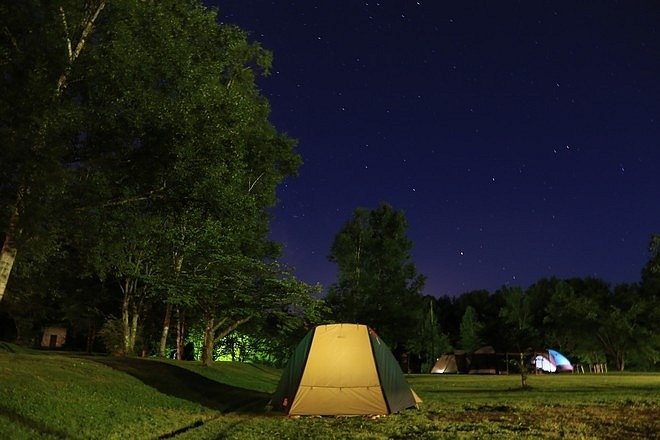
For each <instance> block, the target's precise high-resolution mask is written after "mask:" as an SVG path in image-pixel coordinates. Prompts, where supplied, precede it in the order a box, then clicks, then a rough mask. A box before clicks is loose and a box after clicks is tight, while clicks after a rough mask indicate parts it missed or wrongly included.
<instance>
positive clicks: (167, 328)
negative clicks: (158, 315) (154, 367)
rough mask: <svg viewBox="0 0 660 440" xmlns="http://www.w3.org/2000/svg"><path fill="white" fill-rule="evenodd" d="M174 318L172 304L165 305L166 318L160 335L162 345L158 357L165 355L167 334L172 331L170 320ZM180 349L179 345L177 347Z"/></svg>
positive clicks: (159, 347)
mask: <svg viewBox="0 0 660 440" xmlns="http://www.w3.org/2000/svg"><path fill="white" fill-rule="evenodd" d="M171 318H172V304H169V303H168V304H167V305H166V306H165V318H164V319H163V332H162V333H161V335H160V345H159V346H158V357H162V358H164V357H165V350H166V349H167V335H168V334H169V332H170V321H171ZM177 349H178V347H177Z"/></svg>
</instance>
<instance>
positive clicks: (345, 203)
mask: <svg viewBox="0 0 660 440" xmlns="http://www.w3.org/2000/svg"><path fill="white" fill-rule="evenodd" d="M205 4H207V5H210V6H211V5H213V6H217V7H218V8H219V10H220V21H223V22H228V23H234V24H237V25H239V26H240V27H241V28H243V29H245V30H247V31H249V32H250V36H251V39H252V40H256V41H259V42H260V43H261V44H262V45H263V46H264V47H265V48H267V49H269V50H271V51H272V52H273V54H274V68H273V72H272V74H271V75H270V76H269V77H267V78H262V79H260V80H259V82H258V84H259V87H260V89H261V90H262V92H263V94H264V95H265V96H266V97H267V98H268V100H269V101H270V103H271V107H272V116H271V121H272V122H273V124H274V125H275V126H276V128H277V129H278V130H279V131H282V132H285V133H287V134H288V135H290V136H291V137H293V138H296V139H298V140H299V147H298V151H299V153H300V154H301V155H302V158H303V161H304V165H303V166H302V167H301V169H300V173H299V176H297V177H295V178H290V179H288V180H287V181H286V182H285V184H284V185H282V186H281V187H280V188H279V193H278V194H279V199H280V203H279V205H278V207H277V208H276V209H274V211H273V214H274V219H273V223H272V237H273V239H275V240H277V241H280V242H282V243H283V244H284V246H285V250H284V256H283V261H284V262H286V263H288V264H290V265H292V266H293V267H295V269H296V270H295V274H296V275H297V276H298V277H299V278H300V279H302V280H304V281H307V282H309V283H316V282H320V283H321V284H322V285H323V286H324V288H327V286H328V285H329V284H331V283H332V282H334V281H335V279H336V266H335V265H334V264H332V263H329V262H328V261H327V258H326V256H327V255H328V253H329V250H330V246H331V243H332V240H333V238H334V236H335V235H336V234H337V232H338V231H339V230H340V228H341V227H342V226H343V225H344V224H345V223H346V222H347V221H348V220H349V219H350V217H351V215H352V212H353V210H354V209H355V208H356V207H358V206H363V207H368V208H374V207H376V206H377V205H378V203H379V202H388V203H390V204H392V205H393V206H394V208H396V209H399V210H403V211H404V212H405V214H406V218H407V220H408V224H409V229H408V236H409V237H410V239H411V240H412V241H413V244H414V248H413V253H412V257H413V261H414V263H415V264H416V266H417V269H418V271H419V272H420V273H422V274H424V275H426V276H427V278H428V280H427V285H426V288H425V293H426V294H431V295H435V296H442V295H458V294H461V293H464V292H467V291H470V290H475V289H488V290H489V291H491V292H492V291H494V290H495V289H497V288H499V287H501V286H503V285H509V286H522V287H527V286H529V285H530V284H532V283H533V282H535V281H537V280H538V279H540V278H542V277H549V276H553V275H554V276H557V277H560V278H568V277H574V276H576V277H586V276H596V277H600V278H603V279H604V280H606V281H607V282H610V283H612V284H616V283H620V282H636V281H639V279H640V271H641V269H642V267H643V265H644V264H645V263H646V261H647V260H648V256H649V254H648V242H649V238H650V235H651V233H654V232H658V233H660V197H658V194H659V192H660V148H659V147H660V145H659V144H660V29H659V28H660V4H659V3H658V2H657V1H646V2H645V1H620V2H614V1H603V2H600V1H599V2H575V1H552V2H550V1H547V2H543V1H520V2H513V1H497V2H494V1H479V2H469V1H458V2H444V1H439V0H436V1H430V0H428V1H387V0H383V1H380V2H375V1H347V0H333V1H330V0H328V1H311V0H309V1H308V0H299V1H272V2H271V1H246V0H231V1H206V2H205Z"/></svg>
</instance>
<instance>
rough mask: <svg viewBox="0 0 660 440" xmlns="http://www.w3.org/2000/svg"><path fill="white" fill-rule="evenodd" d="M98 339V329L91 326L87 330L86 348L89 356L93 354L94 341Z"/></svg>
mask: <svg viewBox="0 0 660 440" xmlns="http://www.w3.org/2000/svg"><path fill="white" fill-rule="evenodd" d="M95 338H96V329H94V327H93V326H92V325H89V327H88V328H87V344H86V346H85V351H86V352H87V354H91V353H92V349H93V347H94V339H95Z"/></svg>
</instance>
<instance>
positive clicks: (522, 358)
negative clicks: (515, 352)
mask: <svg viewBox="0 0 660 440" xmlns="http://www.w3.org/2000/svg"><path fill="white" fill-rule="evenodd" d="M520 383H521V385H522V387H523V388H527V365H526V363H525V354H524V353H522V352H521V353H520Z"/></svg>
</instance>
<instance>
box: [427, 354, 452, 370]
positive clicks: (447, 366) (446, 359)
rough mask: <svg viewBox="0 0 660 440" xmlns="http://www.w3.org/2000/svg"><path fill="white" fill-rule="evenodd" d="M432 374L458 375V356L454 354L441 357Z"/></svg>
mask: <svg viewBox="0 0 660 440" xmlns="http://www.w3.org/2000/svg"><path fill="white" fill-rule="evenodd" d="M431 373H433V374H447V373H458V366H457V365H456V356H454V355H453V354H444V355H442V356H440V357H439V358H438V359H437V360H436V362H435V365H433V368H431Z"/></svg>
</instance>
